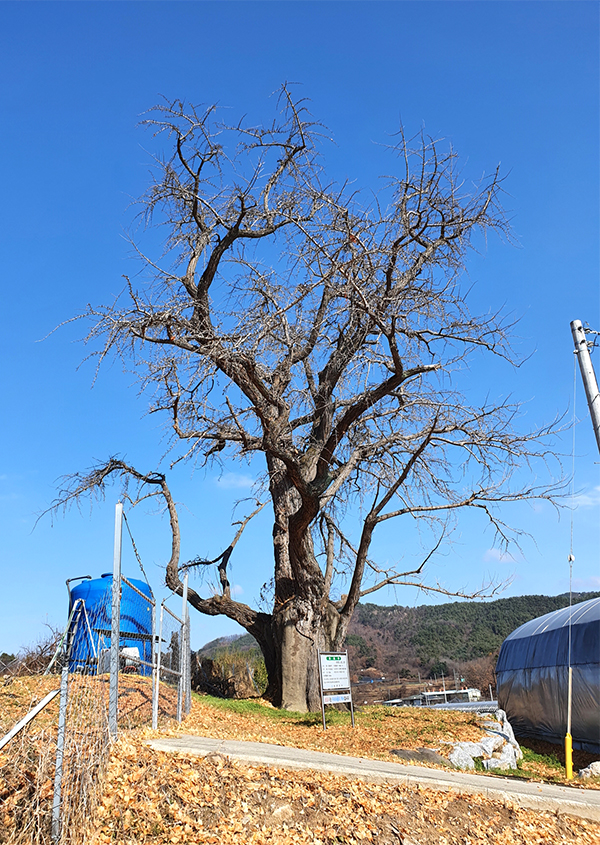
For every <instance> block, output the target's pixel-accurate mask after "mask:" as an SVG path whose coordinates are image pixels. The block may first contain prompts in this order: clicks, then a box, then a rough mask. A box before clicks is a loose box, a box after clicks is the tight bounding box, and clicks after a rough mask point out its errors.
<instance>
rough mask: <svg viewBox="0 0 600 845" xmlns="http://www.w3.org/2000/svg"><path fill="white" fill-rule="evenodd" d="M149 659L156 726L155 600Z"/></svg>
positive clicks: (153, 717) (153, 718)
mask: <svg viewBox="0 0 600 845" xmlns="http://www.w3.org/2000/svg"><path fill="white" fill-rule="evenodd" d="M150 660H151V661H152V727H153V728H156V725H155V724H154V723H155V721H157V719H158V712H157V713H156V715H155V713H154V701H155V699H156V689H157V687H158V678H157V676H156V602H155V603H154V604H153V605H152V651H151V653H150Z"/></svg>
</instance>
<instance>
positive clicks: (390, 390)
mask: <svg viewBox="0 0 600 845" xmlns="http://www.w3.org/2000/svg"><path fill="white" fill-rule="evenodd" d="M144 123H145V125H146V126H147V127H149V128H150V129H151V130H152V131H153V133H154V136H155V137H156V136H158V138H159V139H164V141H165V142H166V143H167V145H168V146H167V152H166V154H165V155H164V156H159V157H157V158H156V159H155V160H154V165H155V166H154V177H153V181H152V183H151V185H150V187H149V189H148V191H147V192H146V194H145V195H144V196H143V197H142V199H141V204H142V216H143V220H144V221H145V223H146V224H147V225H149V226H151V227H153V230H154V231H158V232H160V231H162V233H163V241H162V242H163V245H164V250H163V251H162V253H161V254H160V255H157V256H151V255H148V254H146V253H145V252H143V251H142V249H141V246H140V245H139V241H138V240H136V239H132V242H135V243H134V245H135V246H136V249H137V250H138V254H139V257H140V259H141V261H142V262H143V265H144V273H143V274H141V275H140V277H139V280H138V282H137V283H136V284H133V283H132V282H131V281H130V280H127V285H126V289H125V291H124V293H123V294H122V295H121V297H120V299H119V300H118V301H117V302H115V303H113V304H111V305H109V306H107V307H97V306H90V308H89V311H88V313H87V315H85V316H86V317H87V319H90V320H91V321H92V328H91V331H90V334H89V336H88V340H89V341H90V342H92V343H95V344H98V343H99V344H100V345H99V346H96V348H97V349H98V354H99V355H100V357H101V358H103V357H106V356H120V357H121V358H122V359H123V361H124V362H125V364H126V366H128V365H130V364H131V363H132V362H133V364H134V369H135V372H136V373H138V374H140V373H141V378H142V382H143V385H144V388H146V389H147V390H148V391H149V394H150V396H151V399H150V403H151V411H154V412H163V413H164V414H165V415H167V418H168V421H169V425H170V426H171V427H172V434H173V449H174V450H175V452H174V453H173V452H172V453H171V454H172V455H174V456H175V457H174V460H181V459H189V460H199V459H200V460H201V461H202V462H206V460H210V461H214V460H217V461H219V460H221V459H222V458H224V457H226V456H227V457H228V458H231V457H237V458H238V459H249V460H251V461H253V460H254V459H255V453H258V457H259V458H260V459H261V461H263V463H262V471H263V476H262V478H263V484H262V495H263V497H266V498H264V502H263V503H258V502H257V506H256V507H257V509H258V508H259V507H261V506H262V504H264V503H266V502H267V501H268V500H270V506H271V507H272V516H273V533H272V549H273V557H274V574H273V595H272V607H271V608H270V609H269V612H266V611H264V610H258V609H253V608H252V607H250V606H248V605H246V604H244V603H241V602H239V601H236V600H235V599H234V598H233V597H232V595H231V590H230V586H229V581H228V577H227V564H228V561H229V557H230V555H231V553H232V550H233V546H234V545H235V543H236V542H237V540H238V539H239V535H240V533H241V531H242V530H243V528H244V525H245V524H246V522H247V520H248V519H249V518H250V516H252V515H253V514H249V516H248V517H246V519H245V520H242V522H241V523H240V528H239V531H238V534H237V536H236V537H235V540H234V541H233V543H231V545H230V546H229V547H228V548H227V549H226V551H225V552H224V553H223V554H222V555H221V556H220V557H219V558H217V559H216V560H212V561H209V560H206V559H205V558H203V557H201V556H200V557H198V558H197V559H196V560H194V561H189V562H186V563H183V564H182V563H181V562H180V537H179V526H178V519H177V511H176V507H175V503H174V499H173V497H172V495H171V491H170V490H169V487H168V485H167V478H166V474H165V472H163V471H162V469H161V468H160V467H159V468H156V469H155V470H154V471H151V472H147V471H144V472H142V471H140V470H139V469H138V468H136V467H133V466H130V465H128V464H127V463H126V462H125V461H123V460H120V459H117V458H112V459H110V460H109V461H107V462H106V463H104V464H102V465H99V466H96V467H94V468H93V469H92V470H91V471H88V472H86V473H80V474H77V475H76V476H72V477H71V478H70V480H69V482H68V483H67V484H65V486H64V489H63V490H61V492H60V493H59V496H58V499H57V502H56V503H55V504H56V505H57V506H58V505H61V504H65V503H68V502H70V501H73V500H75V499H77V498H78V497H80V496H81V495H83V494H86V493H94V492H96V493H97V492H102V490H103V489H104V485H105V483H106V482H107V480H108V479H109V478H110V477H113V476H115V475H117V476H121V477H122V478H124V479H133V480H134V481H135V482H137V483H138V485H139V486H140V488H141V494H140V495H144V491H153V490H154V491H156V492H157V493H158V494H159V495H161V496H164V499H165V502H166V505H167V507H168V511H169V516H170V524H171V528H172V535H173V545H172V556H171V559H170V561H169V563H168V565H167V569H166V581H167V584H168V586H169V587H170V588H171V589H173V590H176V591H178V592H181V588H182V587H181V580H180V576H181V571H182V568H183V566H199V567H203V566H215V567H217V569H218V575H219V583H220V589H219V590H218V591H217V593H216V594H214V595H211V596H209V597H207V598H203V597H202V596H201V595H199V593H198V592H197V591H196V590H190V592H189V601H190V603H191V604H192V605H193V606H194V607H195V608H196V609H197V610H199V611H200V612H202V613H206V614H211V615H217V614H224V615H225V616H227V617H229V618H230V619H234V620H235V621H236V622H238V623H239V624H240V625H241V626H243V628H245V629H246V630H247V631H248V632H250V633H251V634H253V636H254V637H255V638H256V640H257V641H258V643H259V644H260V647H261V649H262V652H263V655H264V658H265V663H266V668H267V672H268V678H269V689H268V695H269V696H270V697H271V699H272V700H273V702H274V703H275V704H277V705H282V706H283V707H286V708H290V709H293V710H299V711H303V710H306V709H307V708H309V709H315V708H317V707H318V706H319V692H318V669H317V659H316V655H317V651H318V650H331V649H333V650H336V649H339V648H341V647H342V646H343V644H344V641H345V638H346V635H347V632H348V626H349V623H350V620H351V618H352V613H353V611H354V609H355V607H356V605H357V602H358V601H359V599H360V598H361V597H363V596H365V595H367V594H369V593H372V592H374V591H376V590H378V589H380V588H382V587H384V586H386V585H402V584H416V585H419V586H422V587H427V588H428V589H438V590H443V588H442V587H441V586H439V585H436V584H435V583H429V582H427V581H426V580H423V578H424V572H423V566H424V564H425V562H426V560H427V558H428V557H429V556H430V555H431V554H432V553H433V552H434V551H435V549H436V548H437V546H438V544H439V543H440V542H441V539H442V537H443V536H444V533H445V530H446V526H447V525H448V521H449V519H450V518H451V515H452V514H453V513H455V512H457V511H458V510H459V509H471V510H475V511H477V512H479V513H480V514H481V516H482V518H483V520H484V521H486V522H488V523H491V525H492V527H493V529H494V530H495V532H496V534H497V536H498V538H499V540H500V542H501V543H506V542H508V541H509V540H510V539H511V535H510V532H509V529H508V528H507V527H506V525H505V524H504V523H503V522H502V521H501V519H500V515H499V511H498V510H497V507H498V505H499V503H506V502H512V501H516V500H522V499H524V498H531V497H535V496H542V497H550V496H551V495H552V491H551V489H550V487H549V486H546V487H544V488H539V487H535V485H534V482H533V481H532V482H531V483H528V482H527V481H526V482H525V483H523V478H524V477H530V478H533V477H534V474H533V473H531V474H530V475H527V473H525V475H524V474H523V472H522V471H523V468H524V467H525V468H527V465H530V464H531V463H532V462H535V461H538V460H541V461H543V460H544V459H545V457H546V454H547V448H548V447H547V436H548V434H549V433H550V429H544V430H538V431H535V432H520V431H519V420H518V417H519V409H518V405H516V404H512V403H511V402H510V401H500V402H498V403H494V402H493V401H492V400H489V399H486V398H485V396H483V397H479V398H473V397H472V398H471V399H470V400H469V398H467V396H466V395H465V392H468V388H469V382H468V377H465V374H466V372H467V368H468V359H469V358H470V357H471V356H473V355H488V356H501V357H503V358H505V359H507V360H508V361H509V362H512V355H511V351H510V348H509V345H508V342H507V330H508V329H510V325H508V324H507V323H506V322H505V321H504V319H503V317H502V315H499V314H497V313H492V312H490V313H488V314H485V315H483V316H477V315H475V314H473V313H472V312H471V309H470V307H469V305H468V304H467V295H466V292H465V290H464V289H463V286H462V278H461V277H462V274H463V272H464V267H465V260H466V258H467V254H468V252H469V249H470V248H472V247H474V246H478V244H480V243H481V244H483V243H484V239H485V236H486V233H487V232H488V231H489V230H495V231H496V232H500V233H506V232H507V224H506V220H505V217H504V214H503V211H502V208H501V203H500V195H501V190H502V188H501V177H500V176H499V173H498V171H497V170H496V171H494V172H492V174H491V175H490V176H489V177H484V178H483V179H482V180H481V181H480V182H479V183H478V184H466V183H465V184H463V182H462V180H461V176H460V173H459V172H458V170H457V159H456V156H455V153H454V152H453V151H452V150H451V149H448V150H447V149H446V148H445V145H444V144H443V143H441V142H434V140H433V139H431V138H429V137H427V136H425V135H424V134H419V135H418V136H417V137H416V138H414V139H412V140H411V139H409V138H408V137H407V136H406V135H405V134H404V132H402V131H401V132H399V133H398V134H397V135H396V136H395V137H394V139H393V144H392V145H391V146H390V147H389V151H388V152H389V155H388V162H389V171H390V174H391V175H389V176H388V177H386V178H385V179H382V180H381V184H380V186H379V188H378V191H377V192H374V193H370V194H368V195H367V194H366V193H361V192H358V191H357V190H355V189H354V188H351V187H349V186H348V185H343V186H339V185H337V186H336V185H335V184H334V183H332V182H330V181H328V179H327V177H326V174H325V170H324V167H323V164H322V157H321V148H322V147H323V146H324V145H325V144H326V137H325V135H324V130H323V129H322V127H321V126H320V125H318V124H316V123H314V122H312V121H311V118H310V115H309V113H308V111H307V109H306V106H305V104H304V103H303V102H301V101H300V102H298V101H296V100H294V98H293V97H292V96H291V94H290V91H289V89H288V88H286V87H284V88H283V89H282V90H281V92H280V96H279V100H278V106H277V109H276V117H275V120H274V122H273V123H272V124H271V125H268V126H262V125H261V126H253V125H251V124H249V123H247V122H240V123H238V124H235V125H230V124H227V123H224V122H222V121H221V120H220V117H219V112H218V110H217V109H216V108H215V107H211V108H207V109H203V108H197V107H193V106H188V105H186V104H185V103H183V102H180V101H177V100H176V101H174V102H172V103H168V102H166V103H163V104H162V105H159V106H157V107H155V108H154V109H153V110H152V111H151V112H149V114H148V116H147V119H146V120H145V121H144ZM462 385H466V387H467V391H465V390H463V389H462ZM119 446H121V444H119ZM253 465H254V466H255V465H256V464H255V463H254V464H253ZM257 484H258V485H260V481H259V482H257ZM257 493H258V496H259V498H260V496H261V492H260V491H257ZM249 510H251V508H249ZM388 520H395V523H396V524H397V528H396V531H397V537H398V538H399V541H400V542H401V540H402V537H403V536H405V534H403V533H402V532H403V526H404V524H405V522H406V521H408V522H409V523H411V525H414V524H415V523H417V521H421V522H423V524H426V525H428V526H429V528H430V529H431V531H430V532H429V534H426V536H429V537H431V543H430V544H429V545H428V546H426V547H425V548H424V550H423V556H422V559H421V561H420V563H419V565H418V566H417V567H416V568H415V569H414V571H410V572H403V571H401V567H397V566H393V565H390V566H388V565H387V564H386V565H382V564H380V563H378V562H377V561H376V560H374V556H373V554H372V552H371V551H370V549H371V542H372V538H373V534H374V532H375V530H376V529H377V527H378V526H380V525H381V524H382V523H384V522H387V521H388ZM269 543H270V540H269ZM223 545H225V544H223ZM455 594H458V593H455Z"/></svg>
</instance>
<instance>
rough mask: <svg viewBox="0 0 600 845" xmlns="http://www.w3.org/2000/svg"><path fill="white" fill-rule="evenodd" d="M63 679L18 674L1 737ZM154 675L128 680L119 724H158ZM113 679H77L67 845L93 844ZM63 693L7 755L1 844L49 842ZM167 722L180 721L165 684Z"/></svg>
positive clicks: (0, 799)
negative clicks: (91, 836)
mask: <svg viewBox="0 0 600 845" xmlns="http://www.w3.org/2000/svg"><path fill="white" fill-rule="evenodd" d="M59 686H60V679H59V677H57V676H37V677H35V676H31V677H16V678H13V679H10V680H9V682H8V683H6V684H5V685H3V686H2V687H0V736H1V735H3V734H4V733H5V732H7V731H8V730H9V729H10V728H11V727H12V726H13V725H14V724H15V723H16V722H17V721H19V719H21V718H22V717H23V716H25V715H26V713H27V712H28V711H29V710H30V709H31V708H32V707H33V706H34V705H35V704H36V703H37V702H38V701H40V700H41V699H42V698H43V697H44V695H46V693H47V692H49V691H50V690H53V689H57V688H58V687H59ZM151 691H152V684H151V680H150V678H141V677H139V676H133V675H123V676H122V677H121V679H120V689H119V724H120V726H121V729H123V730H129V731H132V730H135V729H136V728H139V727H141V726H143V725H147V724H148V723H149V721H150V719H151V713H152V700H151ZM107 701H108V677H107V676H100V677H91V676H85V675H71V676H70V679H69V705H68V711H67V732H66V739H65V747H64V761H63V786H62V805H61V820H62V827H63V836H62V839H61V841H63V842H69V843H72V845H76V843H84V842H86V840H87V838H88V834H89V829H88V828H89V823H90V819H91V818H92V817H93V815H94V812H95V808H96V804H97V801H98V798H99V793H100V789H101V783H102V777H103V769H104V766H105V764H106V761H107V758H108V735H107ZM58 702H59V698H58V696H57V697H56V698H55V699H54V700H53V701H52V702H51V703H50V704H49V705H48V706H47V707H46V708H44V710H43V711H42V712H41V713H40V714H38V716H36V718H35V719H34V720H33V721H32V722H31V723H30V724H29V725H28V726H27V728H25V729H24V730H23V731H22V732H21V733H20V734H19V735H18V736H17V737H15V738H14V739H13V740H12V741H11V742H10V743H9V744H8V745H6V746H5V747H4V749H2V751H1V752H0V843H10V845H32V844H33V843H35V844H36V845H38V844H39V845H46V843H49V842H50V833H51V814H52V798H53V790H54V770H55V759H56V739H57V722H58V706H59V704H58ZM159 706H160V711H161V714H162V717H163V719H162V721H163V724H164V720H165V718H166V719H169V718H172V717H174V716H175V713H176V707H177V692H176V689H174V688H173V687H170V686H167V685H165V684H161V687H160V696H159Z"/></svg>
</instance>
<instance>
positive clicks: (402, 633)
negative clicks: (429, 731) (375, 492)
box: [199, 592, 600, 678]
mask: <svg viewBox="0 0 600 845" xmlns="http://www.w3.org/2000/svg"><path fill="white" fill-rule="evenodd" d="M598 597H600V592H588V593H574V594H573V604H577V603H579V602H582V601H587V600H588V599H592V598H598ZM568 604H569V594H568V593H563V594H561V595H558V596H541V595H533V596H512V597H511V598H505V599H496V600H495V601H492V602H476V601H460V602H450V603H448V604H440V605H420V606H419V607H402V606H401V605H393V606H388V607H386V606H383V605H377V604H370V603H368V604H359V605H358V606H357V608H356V611H355V613H354V617H353V619H352V623H351V625H350V632H349V634H348V637H347V640H346V646H347V648H348V652H349V656H350V664H351V666H352V669H353V671H354V672H359V673H360V671H361V670H364V669H367V668H369V667H376V668H377V669H379V670H380V671H381V672H383V673H385V674H386V675H387V676H392V675H393V676H400V677H401V678H402V677H405V678H406V677H416V676H417V675H418V674H421V675H422V676H423V677H426V676H427V675H429V674H432V675H433V674H435V673H436V670H437V674H440V672H442V671H443V672H444V674H446V673H447V672H448V671H449V667H454V666H457V667H460V666H461V665H467V664H469V663H472V662H476V661H478V660H480V659H482V658H486V659H488V660H489V661H493V662H494V663H495V658H496V655H497V653H498V650H499V648H500V646H501V645H502V642H503V640H504V639H506V637H507V636H508V635H509V634H510V633H512V631H514V630H515V628H518V627H519V626H520V625H523V624H524V623H525V622H529V620H530V619H535V618H537V617H538V616H543V615H544V614H546V613H551V612H552V611H554V610H559V609H560V608H562V607H567V606H568ZM256 649H258V644H257V643H256V640H254V638H253V637H252V636H251V635H250V634H245V635H242V636H239V637H236V636H230V637H219V638H218V639H216V640H212V641H211V642H209V643H206V645H204V646H203V647H202V648H201V649H200V651H199V655H201V656H203V657H211V658H213V659H214V658H217V659H218V658H219V656H221V655H223V653H224V652H227V651H235V652H240V651H254V650H256Z"/></svg>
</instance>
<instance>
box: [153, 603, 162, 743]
mask: <svg viewBox="0 0 600 845" xmlns="http://www.w3.org/2000/svg"><path fill="white" fill-rule="evenodd" d="M164 613H165V608H164V605H163V604H162V602H161V605H160V621H159V623H158V639H157V640H156V686H155V687H154V698H153V701H152V727H153V728H154V729H155V730H156V728H157V727H158V695H159V692H160V657H161V652H162V631H163V617H164Z"/></svg>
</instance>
